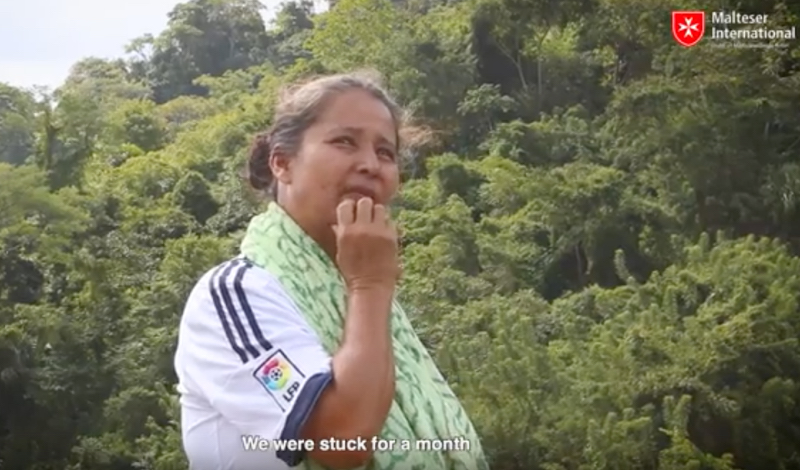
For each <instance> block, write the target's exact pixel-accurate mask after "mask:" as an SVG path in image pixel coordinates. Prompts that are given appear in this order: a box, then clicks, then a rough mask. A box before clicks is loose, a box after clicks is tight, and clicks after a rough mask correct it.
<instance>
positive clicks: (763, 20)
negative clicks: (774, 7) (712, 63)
mask: <svg viewBox="0 0 800 470" xmlns="http://www.w3.org/2000/svg"><path fill="white" fill-rule="evenodd" d="M708 19H710V20H711V21H710V24H709V25H708V27H706V20H708ZM672 37H673V38H674V39H675V41H676V42H677V43H678V44H680V45H681V46H684V47H692V46H695V45H697V44H698V43H699V42H700V40H701V39H703V38H705V39H706V42H707V43H708V44H709V45H711V46H713V47H749V48H765V47H787V46H788V45H789V43H790V42H791V41H794V40H796V39H797V25H793V24H787V20H786V19H785V18H783V19H782V18H780V17H778V15H776V17H775V18H772V17H771V16H769V15H766V14H755V13H746V14H745V13H739V12H736V11H714V12H711V14H710V15H708V14H706V12H703V11H673V12H672Z"/></svg>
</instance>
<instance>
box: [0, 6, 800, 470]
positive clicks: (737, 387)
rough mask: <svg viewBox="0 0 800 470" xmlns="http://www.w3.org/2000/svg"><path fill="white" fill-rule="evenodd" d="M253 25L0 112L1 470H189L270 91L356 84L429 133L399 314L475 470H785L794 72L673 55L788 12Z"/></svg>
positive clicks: (233, 19)
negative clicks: (195, 351)
mask: <svg viewBox="0 0 800 470" xmlns="http://www.w3.org/2000/svg"><path fill="white" fill-rule="evenodd" d="M260 8H261V7H260V6H259V4H258V3H256V2H255V1H254V0H190V1H188V2H186V3H183V4H179V5H178V6H176V7H175V8H174V10H173V11H172V12H171V13H170V14H169V22H168V26H167V27H166V29H165V30H164V31H163V32H161V33H160V34H158V35H156V36H149V35H148V36H142V37H139V38H131V42H130V45H129V46H128V48H127V50H126V51H120V58H119V59H113V60H110V59H100V58H91V57H90V58H86V59H84V60H81V61H80V62H78V63H76V64H75V65H74V66H73V68H72V69H71V72H70V74H69V77H68V78H67V79H66V80H65V81H64V83H63V84H62V85H61V86H60V87H59V88H57V89H55V90H47V89H42V88H35V89H30V90H29V89H19V88H14V87H12V86H10V85H3V84H0V468H2V469H7V470H56V469H58V470H64V469H68V470H133V469H139V470H183V469H185V468H186V461H185V458H184V456H183V452H182V448H181V443H180V430H179V410H178V407H177V394H176V391H175V375H174V372H173V366H172V359H173V352H174V348H175V343H176V334H177V326H178V322H179V319H180V315H181V312H182V309H183V303H184V301H185V299H186V297H187V295H188V292H189V290H190V289H191V287H192V286H193V284H194V283H195V281H196V279H197V278H198V277H199V276H200V275H201V274H202V273H203V272H204V271H206V270H207V269H209V268H210V267H212V266H213V265H215V264H216V263H218V262H220V261H222V260H225V259H227V258H229V257H231V256H233V255H234V254H235V253H236V252H237V250H238V241H239V240H240V239H241V236H242V234H243V229H244V227H245V226H246V223H247V222H248V220H249V218H250V217H251V216H252V215H254V214H255V213H257V212H258V211H259V210H261V209H262V208H263V201H261V200H260V199H259V198H258V197H256V195H254V194H253V193H252V192H251V191H249V190H247V189H246V187H245V185H244V184H243V182H242V178H241V172H242V169H243V168H244V166H245V154H246V151H247V148H248V145H249V143H250V139H251V138H252V136H253V134H254V133H256V132H258V131H260V130H262V129H265V128H266V127H267V126H269V124H270V120H271V115H270V113H271V111H270V110H271V109H272V108H271V105H272V104H273V103H274V101H275V96H276V92H277V90H279V89H280V87H281V86H282V85H283V84H286V83H288V82H290V81H293V80H296V79H298V78H300V77H304V76H309V75H313V74H320V73H328V72H336V71H349V70H354V69H360V68H367V67H368V68H373V69H376V70H378V71H380V72H381V73H382V74H383V75H384V76H385V77H386V84H387V86H388V87H389V88H390V89H391V90H392V91H393V92H394V93H395V94H396V96H397V97H398V99H399V100H400V101H401V102H403V103H404V104H406V105H407V106H408V107H409V108H410V109H412V110H413V111H414V114H415V116H416V117H417V120H418V122H419V123H422V124H424V125H426V126H428V127H429V128H430V129H431V130H432V138H431V139H429V140H428V141H427V142H425V144H424V145H423V146H421V147H417V148H415V149H414V150H413V152H409V154H408V155H407V158H406V159H405V161H404V165H403V178H404V183H403V190H402V194H401V196H400V197H399V199H398V201H397V207H396V213H395V217H396V220H397V221H398V223H399V224H400V226H401V228H402V231H403V262H404V278H403V281H402V284H401V287H400V296H401V298H402V300H403V301H404V302H405V303H406V304H407V306H408V309H409V312H410V314H411V315H412V320H413V322H414V323H415V326H416V327H417V328H418V331H419V333H420V335H421V337H422V338H423V340H424V342H425V344H426V345H427V346H428V347H429V348H430V350H431V351H432V353H433V354H434V355H435V357H436V359H437V361H438V363H439V365H440V367H441V369H442V371H443V373H444V374H445V375H446V377H447V378H448V380H449V381H450V382H451V384H452V387H453V388H454V390H455V391H456V392H457V394H458V395H459V396H460V398H461V399H462V401H463V403H464V405H465V407H466V408H467V409H468V411H469V412H470V414H471V416H472V418H473V421H474V423H475V425H476V427H477V429H478V431H479V433H480V435H481V438H482V440H483V446H484V448H485V449H486V451H487V453H488V455H489V457H490V459H491V462H492V468H493V469H495V470H655V469H659V470H683V469H690V470H733V469H741V470H766V469H770V470H796V469H800V344H798V337H799V336H800V305H799V302H800V258H799V257H798V255H800V45H798V43H797V42H796V41H795V42H792V43H790V44H786V45H784V46H783V47H759V48H744V47H713V46H714V45H713V44H712V43H711V42H710V41H707V40H704V41H702V42H701V43H700V44H698V45H696V46H694V47H690V48H686V47H681V46H680V45H678V44H677V43H676V42H675V41H674V40H673V38H672V36H671V31H670V27H671V25H670V18H671V17H670V12H671V11H672V10H679V9H682V10H693V9H701V8H702V9H704V10H705V11H707V12H710V11H716V10H727V11H738V12H742V13H761V14H768V15H769V18H770V22H771V23H770V24H773V25H785V26H789V25H800V3H798V2H796V1H789V0H785V1H773V0H741V1H735V0H708V1H705V2H703V3H702V4H700V3H698V2H695V1H688V0H561V1H555V0H462V1H455V0H450V1H447V0H406V1H403V0H398V1H389V0H340V1H338V2H336V3H335V5H334V6H332V8H330V9H329V10H327V11H325V12H319V13H315V11H314V9H313V6H312V4H311V3H310V2H308V1H296V2H288V3H285V4H284V5H283V7H282V8H281V9H280V10H279V11H278V12H277V13H276V16H275V18H274V20H272V21H270V22H265V21H264V19H263V17H262V15H261V14H260ZM0 75H1V73H0Z"/></svg>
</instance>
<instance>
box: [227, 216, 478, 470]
mask: <svg viewBox="0 0 800 470" xmlns="http://www.w3.org/2000/svg"><path fill="white" fill-rule="evenodd" d="M241 251H242V255H243V256H244V257H246V258H248V259H249V260H250V262H252V263H253V264H255V265H256V266H259V267H261V268H263V269H266V270H268V271H269V272H270V273H271V274H272V275H273V276H275V277H276V278H277V279H278V280H279V281H280V283H281V284H282V286H283V288H284V289H286V291H287V292H288V294H289V296H290V297H291V298H292V299H293V300H294V302H295V304H296V305H297V306H298V307H299V309H300V311H301V312H302V314H303V315H304V317H305V319H306V321H307V322H308V323H309V325H310V326H311V327H312V328H313V329H314V331H315V332H316V333H317V335H318V336H319V337H320V338H321V340H322V345H323V347H324V348H325V349H326V350H327V351H328V352H329V353H330V354H333V353H335V352H336V350H337V349H338V347H339V341H340V339H341V337H342V328H343V325H344V317H345V312H346V310H345V306H346V303H345V286H344V282H343V279H342V277H341V275H340V274H339V270H338V269H337V267H336V265H335V264H334V263H333V262H332V261H331V259H330V257H329V256H328V255H327V254H325V252H324V251H323V250H322V248H321V247H320V246H319V245H318V244H317V243H316V242H315V241H314V240H313V239H312V238H311V237H309V236H308V235H307V234H306V233H305V232H304V231H303V229H301V228H300V226H298V225H297V223H295V221H294V220H293V219H292V218H291V217H290V216H289V215H288V214H287V213H286V212H285V211H284V210H283V209H282V208H281V207H280V206H279V205H278V204H276V203H274V202H273V203H271V204H270V205H269V208H268V209H267V211H266V212H264V213H262V214H260V215H257V216H256V217H254V218H253V220H252V221H251V222H250V226H249V227H248V229H247V233H246V235H245V238H244V240H243V241H242V245H241ZM392 339H393V345H394V358H395V367H396V381H397V382H396V386H395V397H394V402H393V403H392V407H391V410H390V411H389V416H388V418H387V420H386V423H385V424H384V427H383V431H382V432H381V435H380V438H381V439H385V440H391V441H394V442H395V444H394V450H393V451H385V452H380V451H377V450H376V451H375V453H374V458H373V460H372V462H371V463H370V464H369V465H368V466H367V467H365V468H367V469H370V470H488V468H489V467H488V464H487V463H486V459H485V457H484V455H483V451H482V449H481V444H480V441H479V440H478V436H477V434H476V432H475V429H474V428H473V426H472V423H471V422H470V420H469V418H468V417H467V414H466V412H465V411H464V408H462V406H461V404H460V403H459V401H458V399H457V398H456V396H455V395H454V394H453V392H452V391H451V390H450V387H449V386H448V385H447V383H446V382H445V380H444V377H442V375H441V373H440V372H439V370H438V369H437V367H436V365H435V364H434V362H433V359H432V358H431V356H430V354H428V351H427V350H426V349H425V347H424V346H423V345H422V343H421V342H420V340H419V338H418V337H417V334H416V333H415V332H414V330H413V328H412V326H411V323H410V322H409V320H408V317H407V316H406V314H405V312H404V311H403V308H402V307H401V306H400V304H399V303H398V302H397V301H396V300H395V301H394V302H393V303H392ZM447 440H452V441H451V442H455V443H457V444H458V441H462V442H461V443H460V445H461V447H460V448H459V447H452V444H450V445H451V447H449V448H446V449H444V450H441V442H442V441H445V442H446V441H447ZM425 442H429V443H430V442H432V444H433V446H434V449H436V450H430V448H427V449H426V448H424V447H423V446H424V445H425V444H424V443H425ZM463 442H466V443H467V444H466V445H464V443H463ZM418 445H419V446H421V447H419V448H417V446H418ZM452 449H459V450H452ZM437 450H438V451H437ZM302 468H305V469H307V470H311V469H322V468H323V467H321V466H319V465H318V464H317V463H315V462H312V461H310V460H305V461H304V462H303V464H302Z"/></svg>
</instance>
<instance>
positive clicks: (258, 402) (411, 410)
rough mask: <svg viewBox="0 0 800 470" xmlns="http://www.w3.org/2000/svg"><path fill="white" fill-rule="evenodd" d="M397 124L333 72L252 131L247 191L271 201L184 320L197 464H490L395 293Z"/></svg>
mask: <svg viewBox="0 0 800 470" xmlns="http://www.w3.org/2000/svg"><path fill="white" fill-rule="evenodd" d="M402 121H403V120H402V116H401V110H400V108H399V107H398V106H397V105H396V104H395V102H394V101H392V99H391V98H390V97H389V96H388V95H387V93H386V92H385V91H383V89H382V88H380V86H379V85H378V84H377V82H375V81H372V80H371V79H369V78H368V77H366V76H361V75H355V74H352V75H335V76H328V77H324V78H320V79H316V80H314V81H311V82H308V83H305V84H302V85H298V86H295V87H293V88H291V89H289V90H288V91H287V92H286V93H285V94H284V95H283V96H282V97H281V99H280V102H279V104H278V106H277V109H276V112H275V117H274V121H273V125H272V127H271V129H270V130H269V131H268V132H266V133H265V134H263V135H261V136H260V137H257V138H256V141H255V144H254V146H253V148H252V151H251V155H250V160H249V173H250V182H251V184H252V185H253V186H254V187H255V188H256V189H258V190H266V191H268V192H269V194H270V196H271V197H272V199H273V202H272V203H270V205H269V207H268V209H267V211H266V212H264V213H262V214H260V215H258V216H256V217H255V218H254V219H253V220H252V221H251V223H250V226H249V227H248V230H247V233H246V235H245V238H244V240H243V242H242V245H241V255H240V256H238V257H237V258H235V259H233V260H231V261H228V262H225V263H223V264H221V265H220V266H217V267H216V268H214V269H212V270H210V271H209V272H208V273H206V274H205V275H203V276H202V278H201V279H200V280H199V282H198V283H197V285H196V286H195V288H194V290H193V291H192V293H191V294H190V296H189V299H188V300H187V303H186V308H185V310H184V313H183V318H182V320H181V326H180V332H179V342H178V350H177V353H176V357H175V369H176V372H177V375H178V378H179V391H180V393H181V404H182V432H183V443H184V448H185V451H186V453H187V455H188V458H189V461H190V463H191V468H192V469H196V470H212V469H213V470H221V469H231V470H234V469H235V470H250V469H254V470H255V469H260V470H278V469H281V468H290V467H296V466H299V465H303V466H304V467H305V468H309V469H310V468H326V469H350V468H357V467H366V468H370V469H376V470H389V469H391V470H411V469H415V470H435V469H442V470H445V469H447V470H451V469H452V470H483V469H486V468H487V465H486V462H485V459H484V457H483V453H482V450H481V446H480V442H479V441H478V438H477V436H476V434H475V430H474V429H473V427H472V424H471V423H470V421H469V419H468V418H467V416H466V414H465V412H464V410H463V408H462V407H461V405H460V403H459V401H458V399H457V398H456V397H455V396H454V395H453V393H452V392H451V391H450V389H449V387H448V386H447V384H446V383H445V381H444V379H443V378H442V376H441V374H440V373H439V371H438V370H437V368H436V366H435V365H434V364H433V361H432V360H431V357H430V356H429V354H428V353H427V351H426V350H425V348H424V347H423V346H422V344H421V343H420V341H419V339H418V338H417V336H416V334H415V333H414V331H413V330H412V329H411V326H410V324H409V322H408V319H407V317H406V315H405V313H404V312H403V310H402V308H401V306H400V305H399V304H398V303H397V302H396V301H395V300H394V297H395V284H396V282H397V279H398V276H399V273H400V268H399V260H398V252H397V247H398V243H397V233H396V231H395V228H394V226H393V224H392V222H391V221H390V219H389V211H388V209H387V205H388V204H389V203H390V201H391V199H392V197H393V196H394V195H395V193H396V192H397V190H398V186H399V168H398V163H399V155H400V149H401V142H400V135H401V130H402V125H403V122H402ZM301 440H302V441H301ZM434 441H436V442H434ZM309 442H310V443H312V444H309ZM300 444H302V445H300ZM442 447H445V449H442Z"/></svg>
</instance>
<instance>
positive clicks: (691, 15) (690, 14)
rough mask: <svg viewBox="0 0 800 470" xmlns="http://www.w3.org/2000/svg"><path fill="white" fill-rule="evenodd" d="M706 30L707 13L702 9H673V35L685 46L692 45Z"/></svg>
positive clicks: (698, 40)
mask: <svg viewBox="0 0 800 470" xmlns="http://www.w3.org/2000/svg"><path fill="white" fill-rule="evenodd" d="M705 32H706V14H705V12H702V11H673V12H672V37H673V38H675V40H676V41H677V42H678V44H680V45H681V46H684V47H692V46H694V45H695V44H697V43H698V42H700V39H702V38H703V34H704V33H705Z"/></svg>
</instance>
